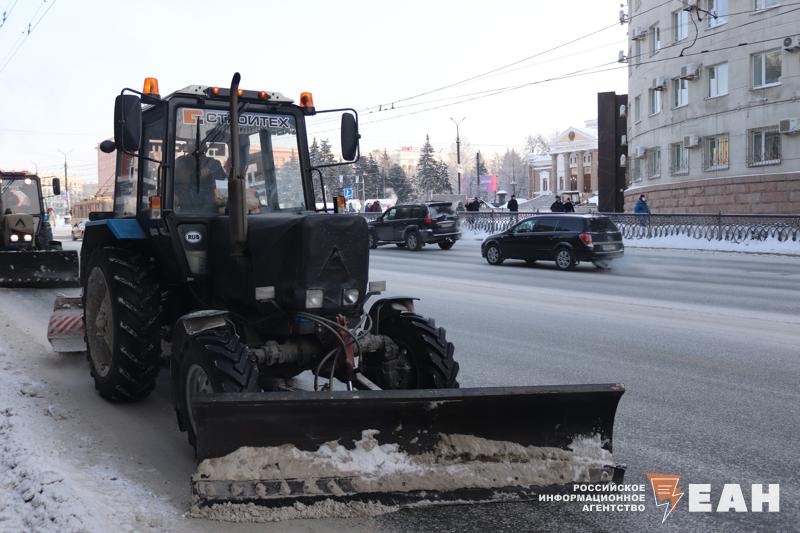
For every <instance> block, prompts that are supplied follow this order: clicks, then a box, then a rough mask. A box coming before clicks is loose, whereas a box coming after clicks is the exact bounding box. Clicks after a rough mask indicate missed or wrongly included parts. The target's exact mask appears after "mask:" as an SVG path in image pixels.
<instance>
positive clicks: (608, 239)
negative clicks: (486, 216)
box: [481, 214, 625, 270]
mask: <svg viewBox="0 0 800 533" xmlns="http://www.w3.org/2000/svg"><path fill="white" fill-rule="evenodd" d="M624 251H625V246H624V245H623V243H622V234H621V233H620V231H619V228H617V226H616V225H615V224H614V223H613V222H612V221H611V219H609V218H608V217H606V216H603V215H596V214H563V215H561V214H549V215H536V216H533V217H530V218H527V219H525V220H523V221H522V222H519V223H518V224H515V225H514V226H512V227H511V228H509V229H507V230H506V231H504V232H503V233H498V234H497V235H492V236H490V237H487V238H486V239H485V240H484V241H483V243H482V244H481V254H482V255H483V257H485V258H486V261H487V262H488V263H489V264H490V265H499V264H501V263H502V262H503V261H505V260H506V259H523V260H525V261H527V262H528V263H535V262H536V261H539V260H544V261H555V263H556V267H558V268H559V269H561V270H571V269H573V268H575V267H576V266H577V265H578V263H579V262H581V261H591V262H592V263H593V264H594V265H595V266H596V267H597V268H600V269H606V268H608V267H609V263H610V261H611V260H612V259H616V258H619V257H622V255H623V253H624Z"/></svg>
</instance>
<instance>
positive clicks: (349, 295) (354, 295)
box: [342, 289, 360, 305]
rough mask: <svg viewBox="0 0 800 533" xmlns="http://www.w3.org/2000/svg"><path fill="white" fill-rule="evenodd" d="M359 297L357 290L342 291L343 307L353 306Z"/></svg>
mask: <svg viewBox="0 0 800 533" xmlns="http://www.w3.org/2000/svg"><path fill="white" fill-rule="evenodd" d="M359 295H360V293H359V291H358V289H345V290H344V291H342V303H344V305H354V304H355V303H356V302H358V297H359Z"/></svg>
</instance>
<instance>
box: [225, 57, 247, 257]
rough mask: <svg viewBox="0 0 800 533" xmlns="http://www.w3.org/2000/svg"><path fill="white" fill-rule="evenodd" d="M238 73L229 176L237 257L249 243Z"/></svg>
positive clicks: (234, 81) (233, 91) (234, 84)
mask: <svg viewBox="0 0 800 533" xmlns="http://www.w3.org/2000/svg"><path fill="white" fill-rule="evenodd" d="M241 79H242V77H241V75H240V74H239V73H238V72H237V73H236V74H234V75H233V79H232V80H231V95H230V96H231V108H230V116H231V163H232V164H231V173H230V175H229V176H228V216H229V217H230V227H231V248H232V254H233V255H235V256H241V255H244V248H245V244H246V243H247V217H246V215H245V209H244V200H245V195H244V193H245V190H244V188H245V183H244V178H242V169H241V161H240V157H239V156H240V154H239V81H240V80H241Z"/></svg>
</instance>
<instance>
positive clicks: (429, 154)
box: [413, 135, 441, 198]
mask: <svg viewBox="0 0 800 533" xmlns="http://www.w3.org/2000/svg"><path fill="white" fill-rule="evenodd" d="M433 154H434V152H433V146H431V139H430V136H429V135H425V144H423V145H422V148H421V149H420V151H419V160H418V161H417V177H416V183H414V184H413V185H414V189H415V191H414V192H416V194H417V197H419V198H426V197H427V195H428V193H429V192H433V191H434V190H435V188H436V185H437V182H438V178H439V174H440V173H441V172H440V170H439V165H438V161H436V159H435V158H434V156H433Z"/></svg>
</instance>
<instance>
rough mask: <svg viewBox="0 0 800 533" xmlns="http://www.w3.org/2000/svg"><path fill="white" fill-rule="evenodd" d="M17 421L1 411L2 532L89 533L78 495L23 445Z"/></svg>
mask: <svg viewBox="0 0 800 533" xmlns="http://www.w3.org/2000/svg"><path fill="white" fill-rule="evenodd" d="M6 400H7V398H3V403H6ZM15 418H16V416H15V413H14V409H13V408H10V407H5V408H0V442H2V444H0V530H2V531H59V532H73V531H74V532H83V531H89V530H90V529H91V528H90V527H88V526H87V524H86V523H85V522H84V519H83V518H82V517H86V516H89V513H88V512H87V510H86V508H85V507H84V506H83V505H82V504H81V502H80V500H79V498H78V495H77V494H76V493H75V491H74V490H73V489H72V487H71V486H70V485H69V483H66V482H65V476H64V475H63V474H62V473H61V472H59V471H58V470H53V469H49V468H47V467H45V466H44V465H45V464H46V462H45V461H42V458H41V457H37V455H36V454H32V453H31V450H30V449H29V448H28V447H27V446H25V445H24V444H23V442H24V441H22V439H20V438H19V432H18V428H17V424H16V423H15V420H14V419H15Z"/></svg>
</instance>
